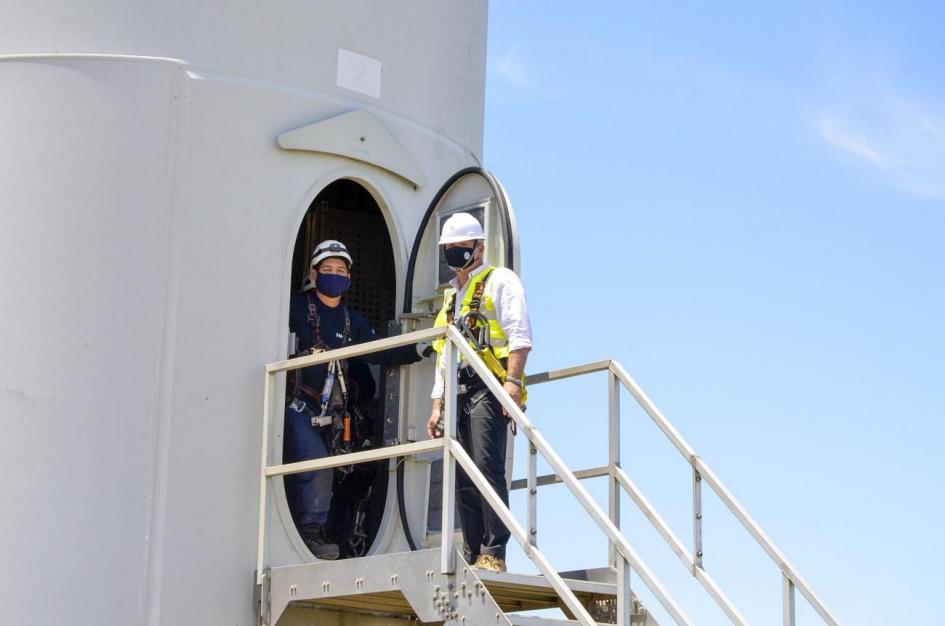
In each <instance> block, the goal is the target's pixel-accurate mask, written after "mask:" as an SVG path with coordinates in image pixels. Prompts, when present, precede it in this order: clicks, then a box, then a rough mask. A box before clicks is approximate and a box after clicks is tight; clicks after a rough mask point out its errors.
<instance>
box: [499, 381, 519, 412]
mask: <svg viewBox="0 0 945 626" xmlns="http://www.w3.org/2000/svg"><path fill="white" fill-rule="evenodd" d="M502 388H503V389H505V391H506V392H507V393H508V394H509V395H510V396H512V400H514V401H515V404H517V405H518V406H522V388H521V387H519V386H518V385H516V384H515V383H509V382H506V383H503V384H502ZM502 413H503V415H508V414H509V413H508V411H506V410H505V407H503V408H502Z"/></svg>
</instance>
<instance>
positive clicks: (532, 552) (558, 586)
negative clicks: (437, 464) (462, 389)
mask: <svg viewBox="0 0 945 626" xmlns="http://www.w3.org/2000/svg"><path fill="white" fill-rule="evenodd" d="M446 441H447V445H448V446H449V451H450V454H452V455H454V456H455V457H456V462H457V463H459V464H460V466H462V468H463V469H464V470H465V471H466V474H467V475H468V476H469V478H470V479H471V480H472V481H473V483H474V484H475V485H476V488H477V489H478V490H479V493H480V494H481V495H482V496H483V497H484V498H485V499H486V502H487V503H488V504H489V506H490V507H492V510H493V511H495V514H496V515H498V516H499V519H501V520H502V523H503V524H505V527H506V528H508V530H509V533H510V534H511V535H512V536H513V537H514V538H515V540H516V541H517V542H518V544H519V546H521V548H522V550H524V551H525V555H526V556H527V557H528V558H529V559H530V560H531V561H532V563H534V564H535V566H536V567H538V570H539V571H540V572H541V573H542V574H543V575H544V576H545V578H547V579H548V582H549V583H550V584H551V586H552V587H553V588H554V590H555V591H556V592H557V594H558V596H559V597H560V598H561V599H562V600H563V601H564V604H565V605H566V606H567V607H568V609H570V611H571V612H572V613H574V615H575V617H576V618H577V620H578V621H579V622H580V623H581V624H583V625H584V626H597V622H596V621H595V620H594V619H593V618H592V617H591V615H590V613H588V612H587V609H586V608H584V605H583V604H581V602H580V601H579V600H578V599H577V596H575V595H574V592H573V591H572V590H571V588H570V587H568V585H567V584H566V583H565V582H564V579H563V578H561V575H560V574H558V572H557V570H556V569H555V568H554V567H552V566H551V563H550V562H549V561H548V560H547V559H546V558H545V555H544V553H543V552H542V551H541V550H539V549H538V548H537V547H536V546H533V545H532V544H531V543H529V541H528V535H527V534H526V532H525V529H524V528H522V526H521V525H520V524H519V523H518V520H517V519H516V518H515V516H514V515H513V514H512V511H511V510H510V509H509V508H508V507H507V506H506V505H505V503H504V502H502V499H501V498H500V497H499V494H498V493H496V490H495V489H493V488H492V485H490V484H489V481H487V480H486V477H485V475H483V473H482V472H481V471H480V470H479V468H478V467H476V463H475V462H474V461H473V460H472V457H470V456H469V453H468V452H466V450H465V449H464V448H463V446H461V445H460V443H459V441H457V440H455V439H447V440H446ZM444 488H446V486H445V485H444Z"/></svg>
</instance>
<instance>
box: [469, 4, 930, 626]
mask: <svg viewBox="0 0 945 626" xmlns="http://www.w3.org/2000/svg"><path fill="white" fill-rule="evenodd" d="M943 33H945V5H943V4H941V3H935V2H918V3H916V2H897V3H891V2H885V3H877V2H847V3H837V2H818V3H787V2H785V3H777V4H775V3H758V2H744V3H732V2H730V3H723V4H718V3H706V2H700V3H683V4H678V3H677V4H672V3H669V4H667V3H647V2H642V3H641V2H611V3H606V2H602V3H596V4H591V3H585V4H577V3H573V2H537V1H531V2H528V1H515V2H512V1H498V0H496V1H494V2H492V3H491V7H490V18H489V65H488V83H487V94H486V141H485V165H486V167H487V168H489V169H490V170H492V171H493V172H494V173H496V174H497V175H498V176H499V178H500V179H501V180H502V181H503V182H504V184H505V186H506V188H507V190H508V192H509V194H510V196H511V198H512V201H513V203H514V205H515V209H516V215H517V217H518V225H519V228H520V231H521V249H522V258H523V278H524V281H525V284H526V287H527V290H528V295H529V305H530V311H531V317H532V322H533V326H534V331H535V338H536V345H537V347H536V349H535V350H534V352H533V354H532V357H531V359H530V362H529V368H528V369H529V371H532V372H536V371H541V370H545V369H549V368H556V367H563V366H567V365H572V364H576V363H581V362H587V361H594V360H598V359H602V358H607V357H613V358H616V359H618V360H619V361H621V362H622V363H623V364H624V365H625V367H626V368H627V369H628V370H629V371H630V372H631V374H632V375H634V376H635V377H636V379H637V380H638V381H639V382H640V383H641V385H642V386H643V388H644V389H645V390H647V392H648V393H649V395H650V397H651V398H653V400H654V401H655V402H656V403H657V405H659V406H660V408H661V409H662V410H663V411H664V413H666V415H667V416H668V417H669V418H670V419H671V420H672V421H673V422H674V423H675V424H676V426H677V428H678V429H679V430H680V431H681V433H682V434H683V436H684V437H686V438H687V439H688V441H689V442H690V444H691V445H692V446H693V447H694V448H695V449H696V451H697V452H699V453H700V454H701V456H702V457H703V458H704V459H705V460H706V461H707V462H708V463H709V464H710V465H711V466H712V467H713V468H714V469H715V471H716V473H717V474H719V476H720V477H721V478H722V480H723V481H725V482H726V483H727V485H728V487H729V488H730V489H731V490H732V491H733V492H734V494H735V496H736V497H737V498H739V499H740V500H741V502H742V503H743V504H744V505H745V506H746V508H747V509H748V510H749V511H750V512H751V513H752V515H754V516H755V518H756V519H757V520H758V521H759V522H760V523H761V525H762V526H763V527H764V528H765V529H766V530H767V531H768V533H769V535H770V536H771V537H772V538H773V539H774V541H775V542H776V543H777V544H778V545H779V546H780V547H781V549H782V550H784V552H785V553H786V554H787V556H788V558H789V559H790V560H791V561H792V562H793V564H794V565H795V566H796V568H797V569H798V570H799V571H800V572H801V573H802V575H804V576H805V577H806V578H807V579H808V581H809V582H810V583H811V584H812V585H813V587H814V588H815V589H816V590H817V592H818V593H819V594H820V596H821V597H822V598H823V599H824V601H825V602H826V604H827V606H829V607H830V608H831V609H832V610H833V611H834V612H835V613H836V614H837V615H838V617H839V618H840V619H841V620H842V621H843V622H844V623H846V624H848V625H861V624H866V625H868V624H876V625H880V624H883V625H885V624H910V625H912V624H940V623H945V592H943V591H942V589H941V587H942V586H943V583H945V574H943V573H942V565H941V564H942V562H943V561H945V548H943V544H945V541H943V537H945V522H943V514H945V510H943V506H942V504H941V498H942V496H941V495H940V492H941V490H942V481H941V479H940V475H939V465H940V459H941V458H942V457H943V451H945V450H943V449H945V425H943V423H945V365H943V358H945V357H943V355H945V331H943V329H942V323H943V319H945V287H943V274H945V36H943ZM605 389H606V383H605V380H604V378H603V377H602V376H600V375H598V376H597V377H593V378H590V379H588V380H586V381H576V382H571V383H561V384H560V385H552V386H548V387H535V388H534V389H533V392H532V395H533V398H532V401H531V404H530V407H529V414H530V416H531V418H532V419H533V420H535V422H536V423H537V424H538V425H539V428H541V429H542V431H543V432H544V433H545V434H546V436H547V437H548V438H549V439H550V441H551V442H552V444H553V445H555V446H556V447H557V448H558V449H559V451H560V452H561V454H562V455H563V456H564V458H565V460H566V461H567V462H568V463H570V464H572V465H573V466H574V467H590V466H596V465H601V464H604V463H606V450H607V448H606V441H605V437H606V411H605V408H606V404H605V396H604V393H605ZM623 406H624V413H625V426H624V433H623V435H624V436H623V440H622V445H623V453H624V458H625V462H624V465H625V466H626V467H627V469H628V470H629V471H630V473H631V476H632V477H633V478H634V479H635V480H637V481H638V483H639V484H640V486H641V487H642V488H643V489H644V491H645V492H646V493H647V495H648V496H649V497H650V499H651V500H652V501H653V502H654V503H655V504H656V505H657V506H658V507H659V508H660V509H661V511H662V512H663V514H664V516H665V517H666V518H667V520H668V521H669V523H670V524H671V525H672V526H673V528H674V530H675V531H676V533H677V534H678V535H679V536H680V537H681V538H682V539H683V541H684V542H685V543H686V544H687V545H689V544H691V530H690V526H689V524H690V521H689V519H690V517H689V515H690V506H691V495H690V482H689V481H690V477H689V473H688V471H687V465H686V464H685V462H684V461H683V460H682V459H681V458H680V457H679V455H678V453H676V452H675V450H674V449H673V448H671V447H670V446H669V445H668V444H667V443H666V442H665V440H664V439H663V438H662V437H661V435H660V434H659V433H658V432H657V431H656V429H655V428H654V427H653V426H652V424H651V423H649V422H648V421H647V418H646V417H645V416H644V415H642V413H641V412H640V411H638V410H637V411H634V410H632V406H631V401H630V399H629V397H627V396H625V397H624V400H623ZM520 439H521V438H520ZM519 445H520V447H519V450H518V452H519V454H518V459H517V462H516V475H517V476H522V475H523V473H524V467H525V465H524V463H523V462H522V460H523V459H524V455H523V454H521V452H522V451H523V448H522V447H521V441H519ZM588 486H589V487H590V488H591V489H592V490H593V492H594V493H595V494H596V495H598V496H600V497H603V495H604V491H603V484H602V483H601V482H600V480H599V479H598V480H597V481H589V483H588ZM540 498H541V500H540V508H541V511H542V513H541V517H540V527H539V537H540V541H541V544H542V545H543V546H545V547H548V548H549V549H550V551H551V555H552V559H553V562H554V563H555V565H556V566H558V567H559V568H560V569H571V568H579V567H595V566H601V565H604V562H605V558H606V548H605V544H604V542H603V541H602V540H601V539H600V537H599V535H597V534H596V533H595V531H594V530H593V529H592V528H591V526H590V525H589V524H587V523H585V522H582V521H581V520H580V517H579V515H578V511H577V508H576V506H575V505H574V504H573V502H572V501H570V500H569V499H568V498H567V497H566V494H565V493H564V491H563V490H562V489H560V488H550V489H546V490H543V491H542V492H541V496H540ZM704 498H705V499H706V501H707V503H706V522H705V523H706V527H705V546H706V547H705V553H706V556H705V559H706V561H705V563H706V567H707V569H708V571H709V573H710V574H713V575H715V576H716V577H717V579H718V580H719V582H720V583H721V584H722V585H723V588H725V589H726V591H727V592H728V593H729V595H730V597H731V598H732V600H733V601H734V602H735V604H736V605H737V606H738V607H739V608H740V609H741V610H742V612H743V613H744V614H745V615H746V616H747V617H748V618H749V620H750V621H751V622H752V623H754V624H779V623H780V622H779V619H780V608H779V598H780V587H779V584H780V582H779V581H780V578H779V574H778V571H777V569H776V567H775V566H774V565H773V564H772V563H771V562H770V561H769V560H767V557H765V556H764V555H763V554H762V553H761V551H760V549H756V548H753V547H752V546H753V544H752V543H751V540H750V539H748V538H747V535H745V534H744V533H738V532H737V530H738V528H737V526H736V525H735V524H734V523H733V522H732V521H731V518H730V517H728V516H727V513H726V512H725V511H724V510H723V509H722V507H721V506H719V504H718V502H717V500H714V498H713V497H711V496H710V495H709V493H708V492H707V493H706V495H705V496H704ZM514 502H515V503H516V507H517V511H519V512H520V513H521V512H522V511H523V508H522V506H521V499H520V497H519V496H518V495H516V499H515V500H514ZM604 502H606V501H605V500H604ZM632 507H633V505H632V503H630V502H629V501H628V500H626V499H625V500H624V508H625V511H626V515H627V517H628V519H627V522H626V525H627V528H628V529H629V534H630V539H631V542H632V543H633V544H634V545H635V547H637V549H638V550H639V551H640V552H641V553H642V554H643V556H644V558H645V559H646V560H647V561H648V562H649V563H650V564H651V566H652V567H653V569H654V570H656V572H657V573H658V574H659V575H660V576H662V577H663V578H665V579H666V582H667V583H668V584H669V585H670V588H671V590H672V591H673V592H674V594H675V595H676V596H677V597H678V598H679V599H680V600H681V601H682V602H683V604H684V606H685V607H686V609H687V610H688V612H689V614H690V615H691V616H692V617H693V618H694V619H695V620H696V622H697V623H699V624H724V623H726V620H725V618H724V616H723V615H722V614H721V613H720V612H719V611H718V610H717V609H715V608H714V604H713V603H712V602H711V600H707V599H706V596H705V594H704V593H702V592H701V588H700V587H698V586H697V585H695V584H693V582H692V579H691V577H689V578H687V576H686V574H685V571H684V570H683V568H682V566H681V565H680V564H679V562H678V561H677V560H676V559H675V557H674V556H673V554H672V553H671V552H670V551H669V549H668V548H666V547H665V546H664V545H663V544H662V543H660V540H659V539H658V538H657V537H656V536H655V535H654V534H653V533H652V532H649V531H648V530H647V526H646V525H645V523H643V522H642V521H641V519H640V516H639V515H636V514H631V509H632ZM510 563H511V564H512V565H513V567H515V568H516V569H526V565H525V562H524V557H522V556H521V555H520V554H513V555H512V556H511V557H510ZM639 587H640V586H639V585H637V588H638V589H639ZM643 597H644V599H645V598H646V597H647V596H646V594H643ZM650 604H652V602H650ZM798 605H799V618H800V621H799V623H802V624H803V623H810V624H815V623H819V622H818V621H817V620H816V619H814V618H813V617H811V615H810V611H808V610H807V609H806V603H805V602H804V601H803V600H802V599H799V600H798ZM801 607H803V608H801ZM657 614H659V612H658V611H657ZM664 623H670V622H669V620H666V621H665V622H664Z"/></svg>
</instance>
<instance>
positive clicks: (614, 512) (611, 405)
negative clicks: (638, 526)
mask: <svg viewBox="0 0 945 626" xmlns="http://www.w3.org/2000/svg"><path fill="white" fill-rule="evenodd" d="M607 414H608V422H607V430H608V434H607V441H608V450H607V463H608V465H609V466H610V475H609V476H608V478H607V503H608V512H609V515H610V521H611V522H613V524H614V526H616V527H617V528H620V483H619V482H618V481H617V475H616V473H615V472H614V468H615V467H620V381H619V380H617V375H616V374H614V373H613V372H612V371H610V370H609V369H608V370H607ZM607 545H608V555H607V558H608V562H609V563H610V564H611V565H612V566H615V567H619V563H618V562H617V548H616V546H615V545H614V542H613V541H608V542H607Z"/></svg>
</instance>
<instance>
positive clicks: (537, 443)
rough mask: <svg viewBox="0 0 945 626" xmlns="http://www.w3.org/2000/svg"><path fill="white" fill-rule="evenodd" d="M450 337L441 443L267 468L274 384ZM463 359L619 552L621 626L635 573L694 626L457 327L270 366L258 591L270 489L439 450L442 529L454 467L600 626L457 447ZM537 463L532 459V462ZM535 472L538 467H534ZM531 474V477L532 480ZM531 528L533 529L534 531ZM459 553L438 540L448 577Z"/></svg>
mask: <svg viewBox="0 0 945 626" xmlns="http://www.w3.org/2000/svg"><path fill="white" fill-rule="evenodd" d="M444 336H445V337H446V339H447V341H446V343H445V345H444V351H443V358H444V359H445V360H446V363H447V367H446V371H447V376H446V393H445V398H446V402H445V407H444V409H445V411H444V437H443V438H442V439H434V440H427V441H417V442H413V443H407V444H400V445H394V446H389V447H384V448H379V449H374V450H367V451H363V452H353V453H349V454H343V455H338V456H333V457H327V458H324V459H315V460H310V461H300V462H297V463H287V464H282V465H269V430H270V427H271V415H272V412H273V411H274V409H275V407H274V406H273V402H274V400H275V397H276V376H277V375H278V374H280V373H281V372H287V371H290V370H296V369H300V368H303V367H308V366H311V365H318V364H323V363H327V362H329V361H331V360H334V359H347V358H351V357H355V356H360V355H364V354H369V353H371V352H377V351H381V350H386V349H389V348H394V347H398V346H403V345H409V344H412V343H417V342H420V341H431V340H433V339H437V338H440V337H444ZM459 355H462V356H463V357H465V359H466V361H467V363H468V364H469V365H470V366H472V367H473V369H474V370H475V371H476V373H477V374H479V376H480V378H481V379H482V380H483V381H484V382H485V384H486V386H487V387H488V388H489V390H490V391H491V392H492V393H493V394H494V395H495V396H496V398H497V399H498V400H499V402H500V403H501V404H502V406H503V408H504V409H505V410H506V412H507V413H508V414H509V415H510V416H511V418H512V419H513V420H514V421H515V423H516V425H517V426H518V429H519V430H520V431H521V432H522V433H523V434H524V436H525V437H526V438H527V439H528V441H529V445H530V447H531V449H534V450H535V451H536V452H540V453H541V454H542V456H544V458H545V460H546V461H547V463H548V464H549V466H550V467H551V468H552V469H553V470H554V472H555V475H556V476H557V477H558V478H559V479H560V481H561V482H563V483H565V485H567V487H568V488H569V490H570V491H571V492H572V494H573V495H574V496H575V498H576V499H577V500H578V502H579V503H580V504H581V505H582V506H583V507H584V509H585V510H586V511H587V512H588V514H589V515H590V517H591V519H592V520H594V522H595V523H596V524H597V525H598V526H599V527H600V528H601V530H602V531H603V532H604V534H605V535H606V536H607V538H608V540H609V541H610V544H611V545H612V546H613V547H614V555H615V561H616V562H617V564H618V567H617V578H618V580H617V583H618V584H617V605H618V610H619V611H620V612H619V613H618V626H629V615H630V610H629V607H630V606H631V595H630V585H629V574H630V570H631V569H632V570H633V571H634V572H636V573H637V575H638V576H639V577H640V579H641V580H642V581H643V582H644V584H645V585H646V586H647V588H648V589H649V590H650V591H651V592H652V593H653V595H654V596H655V597H656V599H657V600H658V601H659V602H660V604H661V605H662V606H663V608H664V609H666V611H667V612H668V613H669V614H670V615H671V616H672V618H673V619H674V620H675V621H676V623H677V624H682V625H689V624H691V623H692V622H691V620H690V619H689V618H688V617H687V616H686V615H685V613H684V612H683V611H682V609H681V608H680V607H679V605H678V604H677V602H676V601H675V600H674V599H673V598H672V596H671V595H670V594H669V593H668V591H666V589H665V588H664V586H663V585H662V583H661V582H660V581H659V580H658V579H657V578H656V576H655V575H654V574H653V573H652V572H651V571H650V569H649V568H648V567H647V566H646V564H645V563H643V561H642V559H641V558H640V557H639V555H638V554H637V552H636V551H635V550H634V549H633V547H632V546H631V545H630V543H629V542H628V541H627V539H626V538H625V537H624V536H623V535H622V534H620V531H619V529H618V528H617V526H616V525H615V524H614V523H613V521H611V519H610V518H609V517H608V516H607V515H606V514H605V513H604V512H603V510H602V509H601V508H600V506H599V505H598V504H597V502H596V501H595V500H594V499H593V498H592V497H591V496H590V494H588V493H587V491H586V490H585V489H584V487H583V486H581V484H580V482H579V479H578V478H577V477H576V476H575V475H574V473H573V472H572V471H571V470H570V469H569V468H568V467H567V466H566V465H565V464H564V462H563V461H562V460H561V459H560V457H558V455H557V454H556V453H555V452H554V450H553V449H552V448H551V446H550V445H549V444H548V442H547V441H546V440H545V438H544V437H543V436H542V435H541V433H540V432H539V431H538V430H537V429H536V428H535V427H534V425H533V424H532V423H531V421H529V420H528V418H527V417H526V416H525V414H524V412H523V411H522V410H521V408H519V406H518V405H516V404H515V402H514V401H513V400H512V398H511V396H509V395H508V393H507V392H506V391H505V389H504V388H503V387H502V385H501V384H500V383H499V382H498V380H497V379H496V378H495V377H494V376H493V375H492V374H491V373H490V371H489V369H488V368H487V367H486V365H485V363H483V362H482V360H481V359H480V358H479V356H478V354H476V353H475V352H474V351H473V349H472V348H471V347H470V346H469V343H468V341H467V340H466V339H465V338H463V336H462V335H461V334H460V333H459V331H458V330H457V329H456V328H455V327H453V326H447V327H440V328H432V329H428V330H420V331H416V332H412V333H407V334H404V335H399V336H396V337H389V338H387V339H379V340H376V341H371V342H366V343H362V344H358V345H356V346H348V347H345V348H339V349H336V350H329V351H326V352H320V353H317V354H312V355H307V356H304V357H299V358H295V359H289V360H285V361H280V362H277V363H270V364H269V365H267V366H266V371H265V386H264V392H263V419H262V422H263V424H262V427H263V428H262V430H263V432H262V441H261V447H262V453H261V464H260V479H259V480H260V489H259V535H258V545H257V557H256V584H257V585H260V586H262V585H263V583H264V576H265V572H266V568H267V562H266V555H267V544H268V541H267V540H268V529H267V520H268V515H269V512H268V503H269V481H270V480H271V479H274V478H278V477H280V476H287V475H290V474H298V473H302V472H309V471H313V470H318V469H327V468H332V467H338V466H342V465H351V464H356V463H365V462H370V461H378V460H383V459H389V458H394V457H398V456H406V455H412V454H420V453H425V452H431V451H435V450H442V452H443V502H442V515H443V520H442V528H444V529H449V528H455V519H454V514H455V513H454V510H455V506H454V503H455V499H456V493H455V469H456V467H455V464H456V463H457V462H458V463H459V464H460V466H461V467H462V468H463V469H464V470H465V471H466V473H467V474H468V476H469V477H470V479H471V480H472V482H473V484H475V485H476V487H477V488H478V489H479V491H480V492H481V493H482V494H483V496H484V497H485V499H486V501H487V502H488V503H489V505H490V506H492V508H493V509H494V510H495V512H496V514H497V515H498V516H499V518H500V519H501V520H502V522H503V523H504V524H505V525H506V527H507V528H508V529H509V531H510V533H511V535H512V537H513V538H514V539H515V540H516V541H517V542H518V543H519V545H520V546H521V547H522V550H523V551H524V552H525V555H526V556H527V557H528V558H529V559H530V560H531V561H532V563H534V564H535V566H536V567H537V568H538V570H539V571H540V572H541V573H542V574H543V575H544V576H545V577H546V578H547V580H548V581H549V584H550V585H551V586H552V588H553V589H554V590H555V592H556V593H557V594H558V596H559V597H560V598H561V600H562V602H563V603H564V605H565V606H566V607H567V609H568V610H569V611H570V612H571V613H572V614H573V615H574V616H575V618H576V619H577V620H578V622H579V623H581V624H582V626H596V624H597V623H596V621H595V620H594V619H593V618H592V617H591V616H590V614H589V613H588V612H587V609H585V608H584V606H583V605H582V604H581V602H580V601H579V600H578V598H577V596H576V595H575V594H574V592H573V591H572V590H571V589H570V588H569V587H568V585H567V583H565V582H564V579H562V577H561V576H560V575H559V574H558V572H557V571H556V570H555V569H554V568H553V567H552V566H551V563H550V562H549V561H548V559H547V557H546V556H545V555H544V553H543V552H542V551H541V550H539V549H538V547H537V545H535V543H534V540H533V536H532V535H530V534H529V533H526V532H525V529H524V528H522V526H521V524H519V523H518V521H517V519H516V518H515V516H514V515H513V514H512V512H511V510H510V509H509V508H508V507H507V506H505V504H504V503H503V502H502V500H501V499H500V498H499V495H498V494H497V493H496V492H495V490H494V489H492V487H491V485H489V483H488V481H487V480H486V478H485V476H484V475H483V474H482V472H480V471H479V469H478V468H477V467H476V465H475V463H474V462H473V461H472V459H471V458H470V457H469V455H468V454H467V453H466V451H465V450H464V449H463V448H462V446H461V445H460V444H459V441H458V439H457V438H456V423H457V418H456V412H457V411H456V409H457V407H456V369H457V368H456V365H457V359H458V356H459ZM530 456H534V455H530ZM532 469H534V466H532ZM531 474H534V471H532V472H531ZM529 517H530V521H533V517H532V513H531V512H530V514H529ZM532 527H534V526H532ZM454 554H455V549H454V545H453V534H452V533H450V532H444V533H443V537H442V539H441V570H442V573H444V574H451V573H453V572H454V571H455V565H454Z"/></svg>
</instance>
